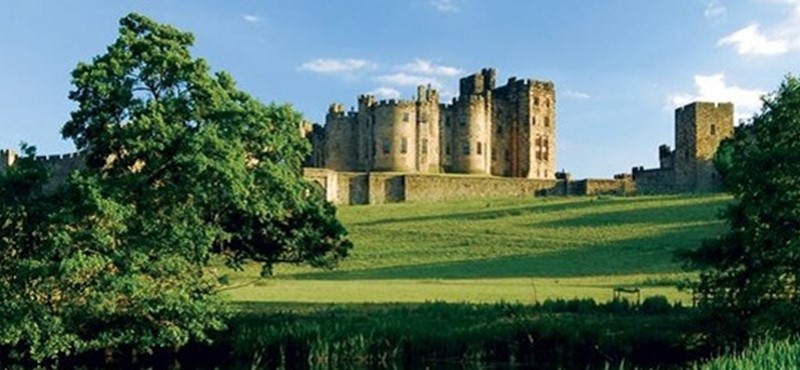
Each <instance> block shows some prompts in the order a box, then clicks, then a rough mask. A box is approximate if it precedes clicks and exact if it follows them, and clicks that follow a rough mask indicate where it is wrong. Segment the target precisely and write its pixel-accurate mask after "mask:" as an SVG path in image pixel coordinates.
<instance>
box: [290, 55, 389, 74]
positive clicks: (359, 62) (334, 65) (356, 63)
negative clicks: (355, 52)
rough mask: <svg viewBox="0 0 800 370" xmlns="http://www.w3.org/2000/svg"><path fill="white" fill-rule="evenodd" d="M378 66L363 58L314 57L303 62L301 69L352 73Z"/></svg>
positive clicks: (331, 72)
mask: <svg viewBox="0 0 800 370" xmlns="http://www.w3.org/2000/svg"><path fill="white" fill-rule="evenodd" d="M375 68H378V65H377V64H375V63H372V62H370V61H367V60H363V59H325V58H321V59H315V60H312V61H310V62H306V63H303V64H302V65H301V66H300V69H301V70H306V71H311V72H317V73H330V74H335V73H352V72H356V71H359V70H369V69H375Z"/></svg>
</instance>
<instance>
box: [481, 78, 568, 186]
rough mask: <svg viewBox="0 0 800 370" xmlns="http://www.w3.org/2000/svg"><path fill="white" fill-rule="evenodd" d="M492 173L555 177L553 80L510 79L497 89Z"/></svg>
mask: <svg viewBox="0 0 800 370" xmlns="http://www.w3.org/2000/svg"><path fill="white" fill-rule="evenodd" d="M493 104H494V114H493V130H492V136H493V139H492V174H493V175H496V176H506V177H526V178H535V179H554V178H555V168H556V167H555V89H554V87H553V83H552V82H542V81H534V80H517V79H516V78H510V79H509V80H508V83H507V84H506V85H505V86H501V87H498V88H497V89H495V92H494V102H493Z"/></svg>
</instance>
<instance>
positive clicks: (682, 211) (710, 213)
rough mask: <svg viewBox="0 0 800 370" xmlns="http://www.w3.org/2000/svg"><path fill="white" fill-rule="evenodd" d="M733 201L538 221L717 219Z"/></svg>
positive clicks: (551, 224) (553, 224)
mask: <svg viewBox="0 0 800 370" xmlns="http://www.w3.org/2000/svg"><path fill="white" fill-rule="evenodd" d="M730 202H731V201H730V200H728V199H724V198H711V199H708V200H706V201H704V202H698V203H690V204H677V205H672V206H663V205H658V206H654V207H649V208H636V209H630V210H614V211H603V212H593V213H590V214H582V215H579V216H576V217H570V218H566V219H559V220H553V221H548V222H541V223H537V226H545V227H602V226H608V225H615V226H619V225H626V224H643V225H645V226H646V225H648V224H649V225H665V224H677V223H684V224H689V223H696V222H709V221H718V220H719V219H720V218H719V216H720V213H721V212H722V211H723V210H724V209H725V206H727V205H728V204H730Z"/></svg>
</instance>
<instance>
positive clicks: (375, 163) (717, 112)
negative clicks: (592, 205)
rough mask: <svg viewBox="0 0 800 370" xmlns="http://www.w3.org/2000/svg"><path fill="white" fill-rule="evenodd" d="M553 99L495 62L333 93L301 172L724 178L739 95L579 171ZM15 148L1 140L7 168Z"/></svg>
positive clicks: (646, 189)
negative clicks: (599, 171) (559, 149)
mask: <svg viewBox="0 0 800 370" xmlns="http://www.w3.org/2000/svg"><path fill="white" fill-rule="evenodd" d="M555 103H556V99H555V89H554V86H553V83H552V82H541V81H534V80H517V79H516V78H510V79H509V80H508V83H507V84H506V85H504V86H500V87H495V71H494V69H483V70H482V71H480V72H479V73H476V74H473V75H471V76H467V77H464V78H462V79H461V80H460V83H459V96H458V97H456V98H454V99H453V100H452V102H451V103H450V104H443V103H440V102H439V93H438V92H437V91H436V90H435V89H432V88H431V87H430V86H428V87H419V88H418V89H417V96H416V97H415V98H414V99H411V100H383V101H377V100H376V99H375V97H374V96H371V95H362V96H360V97H359V98H358V110H355V109H351V110H350V111H347V112H346V111H345V109H344V107H343V106H342V105H341V104H332V105H331V106H330V108H329V110H328V114H327V116H326V119H325V121H326V122H325V126H320V125H313V126H312V125H310V124H304V125H303V127H300V128H299V130H300V134H301V135H304V136H306V137H307V138H308V139H309V140H310V141H311V143H312V147H313V150H312V153H311V155H310V156H309V158H308V160H307V163H306V168H304V169H303V172H304V175H305V177H306V178H307V179H309V180H311V181H314V182H316V183H318V184H319V185H320V188H321V190H322V191H323V192H324V194H325V197H326V199H328V200H329V201H332V202H334V203H336V204H375V203H390V202H402V201H417V202H431V201H442V200H453V199H474V198H491V197H510V196H531V195H533V194H547V195H596V194H617V195H623V194H632V193H676V192H707V191H715V190H719V189H720V185H721V179H720V177H719V175H718V174H717V172H716V170H715V169H714V164H713V158H714V155H715V153H716V150H717V147H718V146H719V144H720V142H721V141H722V140H723V139H725V138H728V137H730V136H732V135H733V104H731V103H707V102H695V103H691V104H689V105H686V106H684V107H681V108H678V109H676V110H675V149H674V150H672V149H671V148H670V147H669V146H668V145H661V147H659V160H660V166H659V168H654V169H645V168H644V167H641V166H639V167H634V168H633V170H632V173H631V174H622V175H617V176H614V179H584V180H577V181H576V180H571V179H570V178H569V174H566V173H556V172H555V168H556V167H555V160H556V156H555V140H556V139H555V126H556V120H555V118H556V113H555ZM16 158H17V154H16V153H15V152H14V151H11V150H1V151H0V172H4V171H5V170H6V169H7V168H8V167H9V166H12V165H13V164H14V162H15V160H16ZM36 160H38V161H42V162H43V164H44V165H45V166H46V167H48V168H49V169H50V170H51V173H52V175H53V177H52V180H53V181H52V184H57V183H59V182H62V181H65V180H66V178H67V176H69V174H70V173H71V172H72V171H74V170H75V169H77V168H80V167H81V166H83V160H84V157H83V156H82V155H81V154H65V155H51V156H38V157H36ZM451 174H470V175H473V176H463V175H451Z"/></svg>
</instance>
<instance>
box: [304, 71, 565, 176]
mask: <svg viewBox="0 0 800 370" xmlns="http://www.w3.org/2000/svg"><path fill="white" fill-rule="evenodd" d="M555 104H556V99H555V89H554V86H553V83H552V82H543V81H535V80H517V79H516V78H513V77H512V78H510V79H508V82H507V83H506V85H504V86H500V87H495V70H494V69H491V68H488V69H483V70H481V71H480V72H478V73H475V74H473V75H471V76H467V77H464V78H462V79H461V80H460V82H459V95H458V97H456V98H453V100H452V102H451V103H450V104H443V103H440V102H439V93H438V91H437V90H435V89H432V88H431V87H430V86H427V87H424V86H420V87H418V88H417V95H416V97H415V98H414V99H411V100H394V99H392V100H381V101H377V100H376V99H375V97H374V96H372V95H361V96H359V97H358V110H354V109H351V110H350V111H348V112H345V109H344V107H343V106H342V105H341V104H332V105H331V106H330V108H329V109H328V113H327V115H326V117H325V126H319V125H314V127H313V128H312V129H311V130H309V133H308V137H309V139H310V140H311V142H312V145H313V148H314V149H313V152H312V155H311V157H310V158H309V161H308V162H307V165H308V166H309V167H316V168H326V169H330V170H335V171H360V172H372V171H376V172H403V173H423V174H424V173H464V174H474V175H493V176H501V177H519V178H528V179H555V175H556V173H555V168H556V166H555V163H556V155H555V153H556V151H555V145H556V138H555V129H556V113H555V112H556V109H555Z"/></svg>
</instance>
